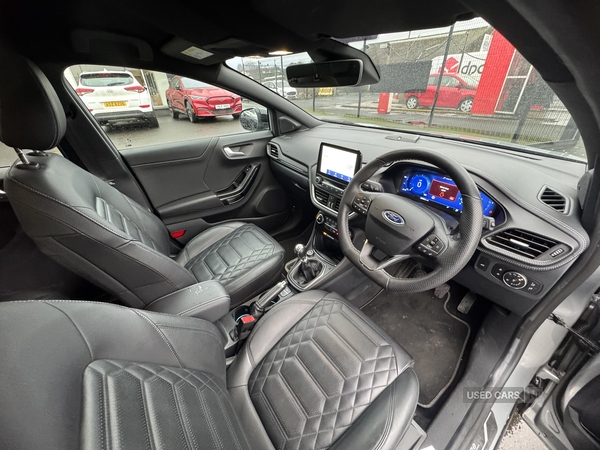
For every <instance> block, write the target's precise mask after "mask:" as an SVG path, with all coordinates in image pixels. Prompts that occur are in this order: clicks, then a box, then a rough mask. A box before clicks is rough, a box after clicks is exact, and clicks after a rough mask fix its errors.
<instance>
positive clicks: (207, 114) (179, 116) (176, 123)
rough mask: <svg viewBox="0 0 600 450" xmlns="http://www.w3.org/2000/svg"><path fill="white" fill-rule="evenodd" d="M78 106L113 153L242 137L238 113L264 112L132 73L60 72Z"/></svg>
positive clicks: (203, 89)
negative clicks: (103, 134)
mask: <svg viewBox="0 0 600 450" xmlns="http://www.w3.org/2000/svg"><path fill="white" fill-rule="evenodd" d="M64 75H65V78H66V79H67V81H69V83H70V85H71V86H72V87H73V89H74V90H75V92H76V93H77V95H78V96H79V97H80V98H81V101H82V102H83V103H84V104H85V106H86V107H87V108H88V110H89V111H90V113H91V114H92V115H93V116H94V118H95V119H96V120H97V121H98V123H99V124H100V125H101V126H102V127H103V129H104V131H105V132H106V134H107V136H108V137H109V138H110V139H111V141H112V142H113V144H114V145H115V146H116V147H117V149H118V150H125V149H128V148H133V147H143V146H148V145H155V144H169V143H176V142H182V141H188V140H195V139H202V138H207V137H213V136H226V135H231V134H239V133H247V132H248V131H246V130H244V129H243V128H242V126H241V125H240V121H239V120H238V119H239V117H240V114H241V112H242V110H243V109H247V108H258V109H260V110H261V111H262V112H263V117H266V116H267V115H266V111H267V110H266V108H264V107H263V106H261V105H258V104H256V103H254V102H251V101H249V100H246V99H242V98H241V96H240V95H238V94H236V93H234V92H231V91H228V90H226V89H222V88H220V87H217V86H211V85H209V84H207V83H204V82H202V81H199V80H194V79H191V78H188V77H183V76H179V75H174V74H167V73H162V72H155V71H149V70H141V69H135V68H124V67H111V66H95V65H77V66H71V67H69V68H67V69H66V70H65V74H64Z"/></svg>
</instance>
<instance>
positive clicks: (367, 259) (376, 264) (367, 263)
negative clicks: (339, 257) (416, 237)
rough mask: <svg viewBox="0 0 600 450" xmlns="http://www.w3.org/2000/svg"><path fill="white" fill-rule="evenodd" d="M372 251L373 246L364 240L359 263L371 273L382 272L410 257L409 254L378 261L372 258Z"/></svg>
mask: <svg viewBox="0 0 600 450" xmlns="http://www.w3.org/2000/svg"><path fill="white" fill-rule="evenodd" d="M373 249H375V246H374V245H373V244H371V243H370V242H369V240H368V239H366V240H365V243H364V245H363V247H362V249H361V251H360V256H359V261H360V263H361V264H362V265H363V267H366V268H367V269H368V270H370V271H371V272H374V271H381V270H384V269H385V268H387V267H389V266H391V265H393V264H396V263H399V262H401V261H405V260H407V259H409V258H411V256H412V255H410V254H403V255H393V256H387V257H386V258H384V259H382V260H380V261H378V260H376V259H375V258H373V256H372V253H373Z"/></svg>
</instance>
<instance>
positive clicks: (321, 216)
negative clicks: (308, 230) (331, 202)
mask: <svg viewBox="0 0 600 450" xmlns="http://www.w3.org/2000/svg"><path fill="white" fill-rule="evenodd" d="M316 220H317V223H318V224H319V225H321V224H322V223H323V222H325V217H324V216H323V214H321V213H319V214H317V219H316Z"/></svg>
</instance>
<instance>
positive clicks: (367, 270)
mask: <svg viewBox="0 0 600 450" xmlns="http://www.w3.org/2000/svg"><path fill="white" fill-rule="evenodd" d="M407 160H410V161H423V162H426V163H429V164H432V165H434V166H436V167H438V168H439V169H441V170H442V171H443V172H445V173H446V175H448V176H449V177H450V178H451V179H452V180H453V181H454V182H455V183H456V185H457V186H458V189H459V190H460V192H461V194H462V214H461V216H460V220H459V228H458V229H459V233H451V232H450V231H449V230H448V227H447V226H446V224H445V222H444V220H443V219H442V218H441V217H440V216H439V215H438V214H435V213H434V212H432V211H431V210H429V209H428V208H426V207H424V206H423V205H421V204H419V203H416V202H414V201H412V200H410V199H407V198H404V197H401V196H399V195H396V194H388V193H376V192H364V191H362V190H361V185H362V184H363V183H364V182H366V181H367V180H369V178H371V177H372V176H373V175H374V174H375V173H376V172H377V171H378V170H379V169H381V168H382V167H383V166H384V165H386V164H391V163H394V162H399V161H407ZM352 211H354V212H356V213H358V214H361V215H363V216H366V225H365V235H366V240H365V242H364V244H363V246H362V249H361V250H360V251H358V250H357V249H356V248H355V247H354V245H353V244H352V240H351V237H350V229H349V225H348V221H349V217H348V216H349V214H350V213H351V212H352ZM338 222H339V223H338V232H339V242H340V247H341V249H342V252H343V253H344V255H345V256H346V258H348V259H349V260H350V262H352V263H353V264H354V265H355V266H356V267H358V269H360V270H361V271H362V272H363V273H364V274H365V275H366V276H367V277H369V278H370V279H371V280H373V281H374V282H375V283H377V284H378V285H379V286H381V287H382V288H384V289H387V290H390V291H393V292H421V291H426V290H428V289H433V288H435V287H437V286H439V285H441V284H443V283H445V282H446V281H448V280H450V279H451V278H453V277H454V276H455V275H456V274H458V272H460V271H461V269H462V268H463V267H464V266H465V265H466V264H467V263H468V262H469V260H470V259H471V257H472V256H473V253H475V249H476V248H477V245H478V243H479V239H480V238H481V228H482V225H483V210H482V206H481V197H480V194H479V189H478V188H477V185H476V184H475V182H474V181H473V179H472V178H471V176H470V175H469V174H468V172H467V171H466V170H465V169H464V168H463V167H462V166H461V165H460V164H459V163H457V162H456V161H454V160H453V159H451V158H449V157H448V156H446V155H442V154H440V153H437V152H433V151H430V150H420V149H412V150H397V151H393V152H389V153H386V154H385V155H383V156H380V157H378V158H376V159H374V160H373V161H371V162H369V163H368V164H367V165H366V166H364V167H363V168H362V169H361V170H359V171H358V172H357V173H356V175H355V176H354V178H353V179H352V181H351V182H350V183H349V184H348V187H347V188H346V190H345V192H344V195H343V197H342V201H341V204H340V209H339V213H338ZM374 249H379V250H381V251H382V252H384V253H385V254H386V255H387V256H386V257H384V258H383V259H382V260H378V259H376V258H374V257H373V256H372V255H371V254H372V252H373V250H374ZM411 257H421V258H423V257H424V258H425V259H426V260H427V262H428V264H427V265H428V266H432V267H433V270H432V271H431V272H429V273H428V274H427V275H425V276H423V277H418V278H396V277H394V276H392V275H390V274H389V273H388V272H386V271H385V268H386V267H389V266H391V265H392V264H395V263H398V262H400V261H403V260H405V259H408V258H411Z"/></svg>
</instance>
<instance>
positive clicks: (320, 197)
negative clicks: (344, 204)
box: [315, 188, 329, 206]
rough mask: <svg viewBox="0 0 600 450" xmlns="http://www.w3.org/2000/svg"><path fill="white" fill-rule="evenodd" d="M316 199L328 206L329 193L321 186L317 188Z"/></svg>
mask: <svg viewBox="0 0 600 450" xmlns="http://www.w3.org/2000/svg"><path fill="white" fill-rule="evenodd" d="M315 199H316V200H317V203H320V204H321V205H323V206H327V200H328V199H329V194H328V193H327V192H325V191H323V190H321V189H319V188H315Z"/></svg>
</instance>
